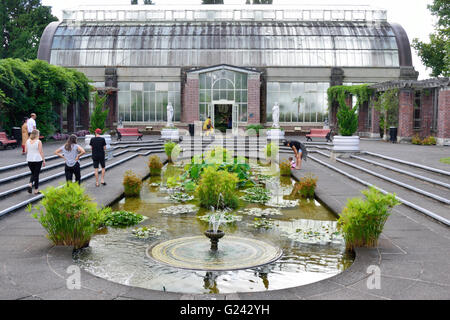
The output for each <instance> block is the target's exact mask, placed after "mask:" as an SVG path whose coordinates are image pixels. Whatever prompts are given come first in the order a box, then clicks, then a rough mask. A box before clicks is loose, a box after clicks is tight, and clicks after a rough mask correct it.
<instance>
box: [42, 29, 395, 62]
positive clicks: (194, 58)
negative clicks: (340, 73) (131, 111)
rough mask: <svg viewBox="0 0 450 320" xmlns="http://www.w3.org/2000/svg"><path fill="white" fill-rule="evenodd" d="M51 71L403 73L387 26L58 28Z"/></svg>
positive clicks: (54, 40) (392, 35) (391, 33)
mask: <svg viewBox="0 0 450 320" xmlns="http://www.w3.org/2000/svg"><path fill="white" fill-rule="evenodd" d="M50 62H51V63H52V64H56V65H63V66H161V65H164V66H176V67H180V66H209V65H219V64H230V65H235V66H253V67H259V66H261V67H267V66H327V67H333V66H338V67H346V66H360V67H398V66H399V59H398V48H397V42H396V39H395V35H394V33H393V31H392V28H391V27H390V25H389V24H387V23H380V24H376V25H375V24H366V23H356V22H292V23H281V22H277V23H268V22H264V23H251V22H247V23H244V22H242V23H239V22H222V23H214V22H204V23H199V22H195V23H187V22H177V23H167V24H163V23H160V24H153V25H139V26H133V25H126V26H125V25H82V26H79V25H78V26H72V25H70V26H68V25H64V24H62V25H61V26H60V27H58V29H57V31H56V33H55V36H54V39H53V44H52V52H51V60H50Z"/></svg>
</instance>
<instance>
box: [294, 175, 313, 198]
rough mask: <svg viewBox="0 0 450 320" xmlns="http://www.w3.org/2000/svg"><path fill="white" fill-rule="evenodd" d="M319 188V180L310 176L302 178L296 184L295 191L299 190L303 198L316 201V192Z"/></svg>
mask: <svg viewBox="0 0 450 320" xmlns="http://www.w3.org/2000/svg"><path fill="white" fill-rule="evenodd" d="M316 186H317V178H315V177H314V176H313V175H311V174H308V175H306V176H304V177H302V178H300V180H299V181H298V182H297V183H296V184H295V187H294V188H295V189H296V190H298V193H299V194H300V196H302V197H303V198H307V199H314V192H315V190H316Z"/></svg>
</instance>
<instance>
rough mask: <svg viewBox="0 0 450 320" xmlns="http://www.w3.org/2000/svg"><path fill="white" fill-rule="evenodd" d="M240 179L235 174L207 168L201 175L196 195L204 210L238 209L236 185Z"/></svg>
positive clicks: (210, 167)
mask: <svg viewBox="0 0 450 320" xmlns="http://www.w3.org/2000/svg"><path fill="white" fill-rule="evenodd" d="M238 181H239V179H238V177H237V175H236V174H235V173H230V172H227V171H223V170H220V171H217V169H216V168H215V167H213V166H209V167H206V168H205V169H204V171H203V173H202V175H201V178H200V181H199V184H198V187H197V190H196V193H197V197H198V199H199V202H200V206H201V207H203V208H207V209H210V208H211V207H214V208H215V209H224V208H231V209H235V208H237V207H238V202H239V200H238V197H237V195H236V185H237V183H238Z"/></svg>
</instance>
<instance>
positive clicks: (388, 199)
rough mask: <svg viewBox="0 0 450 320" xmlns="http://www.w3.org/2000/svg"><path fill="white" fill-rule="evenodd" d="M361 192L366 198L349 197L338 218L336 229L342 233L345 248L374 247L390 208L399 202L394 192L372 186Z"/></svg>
mask: <svg viewBox="0 0 450 320" xmlns="http://www.w3.org/2000/svg"><path fill="white" fill-rule="evenodd" d="M362 194H364V195H365V196H366V199H365V200H363V199H361V198H353V199H349V200H348V201H347V205H346V207H345V208H344V210H343V211H342V213H341V216H340V218H339V220H338V229H339V230H340V231H342V233H343V235H344V239H345V243H346V247H347V250H353V249H354V248H356V247H376V246H377V245H378V238H379V237H380V234H381V232H383V228H384V224H385V223H386V220H387V218H388V217H389V215H390V210H391V209H392V208H393V207H394V206H396V205H398V204H400V202H399V201H398V200H397V198H396V197H395V194H386V195H385V194H382V193H381V192H380V191H378V190H377V189H375V188H373V187H372V188H370V189H369V190H364V191H362Z"/></svg>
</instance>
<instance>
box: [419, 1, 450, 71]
mask: <svg viewBox="0 0 450 320" xmlns="http://www.w3.org/2000/svg"><path fill="white" fill-rule="evenodd" d="M428 9H429V10H430V11H431V14H432V15H434V16H436V17H437V18H438V20H437V23H436V25H435V32H434V33H432V34H430V41H429V43H425V42H422V41H419V40H418V39H414V40H413V45H412V46H413V47H414V49H416V51H417V54H418V55H419V57H420V58H421V60H422V62H423V64H424V65H425V66H426V67H428V68H431V70H432V72H431V74H430V75H431V76H432V77H439V76H450V1H448V0H434V2H433V4H431V5H428Z"/></svg>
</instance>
